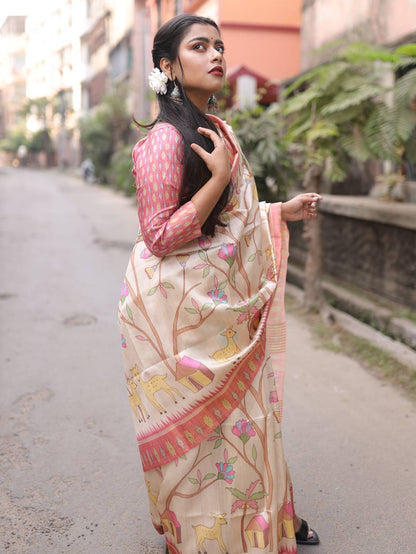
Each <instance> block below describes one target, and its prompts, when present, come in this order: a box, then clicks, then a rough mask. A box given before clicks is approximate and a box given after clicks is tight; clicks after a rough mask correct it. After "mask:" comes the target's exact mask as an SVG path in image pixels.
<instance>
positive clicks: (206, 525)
mask: <svg viewBox="0 0 416 554" xmlns="http://www.w3.org/2000/svg"><path fill="white" fill-rule="evenodd" d="M213 119H214V118H213ZM214 121H215V123H216V124H217V125H218V127H219V129H220V132H221V134H222V135H223V137H224V139H225V140H226V141H227V143H228V144H229V145H231V154H232V187H231V188H232V195H231V198H230V203H229V205H228V206H227V208H226V210H225V211H224V213H223V214H222V219H223V221H224V223H226V226H225V227H218V228H217V230H216V234H215V236H214V237H212V238H211V237H210V238H208V237H205V236H201V237H200V238H199V239H196V240H193V241H190V242H188V243H187V244H185V245H184V246H183V247H181V248H178V249H177V250H175V251H174V252H173V253H172V254H169V255H167V256H164V257H163V258H157V257H156V256H154V255H152V254H151V252H150V251H149V250H148V249H147V247H146V245H145V244H144V242H143V238H142V236H141V234H140V231H139V235H138V238H137V242H136V245H135V247H134V249H133V252H132V255H131V258H130V263H129V265H128V268H127V272H126V276H125V282H124V284H123V288H122V293H121V298H120V306H119V321H120V328H121V333H122V336H121V339H122V347H123V355H124V362H125V369H126V381H127V389H128V394H129V400H130V405H131V408H132V414H133V420H134V425H135V430H136V436H137V441H138V444H139V451H140V456H141V460H142V465H143V470H144V477H145V482H146V487H147V491H148V496H149V504H150V511H151V515H152V520H153V524H154V526H155V528H156V529H157V530H158V531H159V532H160V533H164V534H165V538H166V542H167V544H168V547H169V551H170V552H171V554H173V553H175V554H179V553H180V554H192V553H197V552H198V553H199V552H200V553H202V552H206V553H209V554H211V553H218V552H221V553H225V552H228V553H229V554H242V553H243V552H244V553H246V552H247V553H258V552H274V553H282V554H283V553H295V552H296V541H295V533H294V528H293V515H294V510H293V499H292V488H291V482H290V477H289V473H288V471H287V467H286V462H285V459H284V454H283V448H282V435H281V413H282V398H283V395H282V390H283V370H284V351H285V321H284V305H283V295H284V284H285V278H286V259H287V241H288V234H287V228H286V225H285V223H283V222H282V221H281V219H280V205H279V204H272V205H267V204H264V203H259V202H258V200H257V193H256V188H255V183H254V179H253V176H252V174H251V172H250V169H249V167H248V164H247V163H246V162H245V160H244V157H243V155H242V153H241V151H240V149H239V147H238V144H237V142H236V140H235V138H234V136H233V134H232V131H231V130H230V128H229V127H228V126H226V125H225V124H224V123H223V122H221V121H220V120H218V119H217V118H215V120H214Z"/></svg>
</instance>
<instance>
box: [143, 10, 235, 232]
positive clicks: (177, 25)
mask: <svg viewBox="0 0 416 554" xmlns="http://www.w3.org/2000/svg"><path fill="white" fill-rule="evenodd" d="M195 23H197V24H202V25H211V26H212V27H215V29H217V31H218V32H220V30H219V28H218V25H217V24H216V23H215V21H213V20H212V19H209V18H208V17H200V16H196V15H191V14H182V15H178V16H176V17H174V18H173V19H171V20H169V21H168V22H167V23H165V24H164V25H163V26H162V27H161V28H160V29H159V30H158V31H157V33H156V35H155V38H154V40H153V50H152V57H153V65H154V66H155V67H157V68H158V69H160V60H161V59H162V58H167V59H168V60H169V61H171V62H174V61H175V60H178V61H179V65H180V67H181V69H182V64H181V60H180V58H179V56H178V50H179V45H180V43H181V41H182V39H183V37H184V35H185V33H186V31H187V30H188V28H189V27H190V26H191V25H194V24H195ZM175 85H176V86H177V87H178V89H179V91H180V93H181V96H182V99H183V103H182V104H179V103H177V102H174V101H172V100H171V98H170V94H171V92H172V90H173V88H174V86H175ZM157 101H158V103H159V114H158V116H157V117H156V119H155V120H154V121H153V122H152V123H150V124H149V125H140V126H141V127H145V128H147V129H151V128H152V127H154V125H156V123H159V122H167V123H170V124H171V125H173V126H174V127H176V129H177V130H178V131H179V133H180V134H181V135H182V138H183V144H184V174H183V180H182V187H181V196H180V205H183V204H185V203H186V202H188V201H189V200H190V199H191V198H192V196H193V195H194V194H195V193H196V192H197V191H198V190H199V189H200V188H201V187H202V186H203V185H205V183H206V182H207V181H208V179H210V177H211V172H210V171H209V169H208V168H207V166H206V164H205V162H204V161H203V160H202V158H200V156H198V154H196V153H195V152H194V151H193V150H192V148H191V147H190V145H191V144H192V143H196V144H199V145H200V146H202V147H203V148H205V150H207V151H208V152H212V151H213V149H214V147H213V144H212V141H211V140H209V139H208V138H206V137H204V136H202V135H200V134H199V133H198V131H197V129H198V127H208V128H209V129H212V130H213V131H215V132H216V133H217V134H218V131H217V129H216V128H215V125H214V124H213V123H212V122H211V121H210V119H209V118H208V117H207V116H206V115H205V114H204V113H202V112H201V111H200V110H199V109H198V108H197V107H196V106H195V104H193V103H192V102H191V101H190V100H189V98H188V97H187V96H186V92H185V89H184V87H183V85H182V82H181V81H180V79H178V78H176V79H175V80H174V81H171V80H169V81H168V83H167V93H166V94H165V95H162V94H157ZM229 188H230V184H228V185H227V187H226V188H225V189H224V191H223V193H222V195H221V197H220V199H219V200H218V202H217V204H216V205H215V207H214V208H213V210H212V212H211V214H210V215H209V217H208V219H207V220H206V222H205V223H204V225H203V226H202V232H203V233H204V234H205V235H210V236H213V235H214V232H215V227H216V225H220V226H222V227H224V226H225V224H224V223H222V222H221V220H220V219H219V216H220V213H221V212H222V210H223V209H224V208H225V206H226V204H227V201H228V195H229Z"/></svg>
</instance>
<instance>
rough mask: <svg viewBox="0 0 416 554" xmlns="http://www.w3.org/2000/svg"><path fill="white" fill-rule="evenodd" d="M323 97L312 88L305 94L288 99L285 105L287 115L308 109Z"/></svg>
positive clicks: (304, 92) (300, 93) (284, 110)
mask: <svg viewBox="0 0 416 554" xmlns="http://www.w3.org/2000/svg"><path fill="white" fill-rule="evenodd" d="M320 96H321V92H320V91H319V90H318V89H317V88H316V87H313V86H311V87H310V88H308V89H306V90H305V91H303V92H299V94H297V95H296V96H292V97H290V98H288V99H287V100H286V101H285V103H284V105H283V112H284V113H285V115H290V114H292V113H296V112H300V111H301V110H304V109H305V108H307V107H308V106H309V105H310V104H311V103H312V102H313V101H314V100H316V99H317V98H319V97H320Z"/></svg>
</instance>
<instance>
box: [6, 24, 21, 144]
mask: <svg viewBox="0 0 416 554" xmlns="http://www.w3.org/2000/svg"><path fill="white" fill-rule="evenodd" d="M25 20H26V16H18V15H14V16H9V17H7V18H6V19H5V21H4V23H3V25H2V27H1V29H0V91H1V95H0V138H4V137H5V136H6V133H7V130H8V129H12V128H14V127H17V126H18V125H20V124H22V123H23V116H22V115H21V114H20V113H19V112H20V110H21V108H22V105H23V103H24V100H25V97H26V78H25V65H26V37H25Z"/></svg>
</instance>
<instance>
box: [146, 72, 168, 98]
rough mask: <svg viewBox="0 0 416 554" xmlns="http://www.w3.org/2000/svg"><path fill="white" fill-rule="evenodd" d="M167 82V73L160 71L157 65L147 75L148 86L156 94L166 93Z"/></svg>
mask: <svg viewBox="0 0 416 554" xmlns="http://www.w3.org/2000/svg"><path fill="white" fill-rule="evenodd" d="M167 82H168V78H167V75H165V74H164V73H163V71H160V69H159V68H158V67H155V68H154V69H153V71H152V72H151V74H150V75H149V86H150V88H151V89H152V90H154V91H155V93H156V94H166V92H167V90H168V88H167V86H166V83H167Z"/></svg>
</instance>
